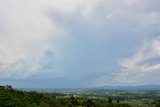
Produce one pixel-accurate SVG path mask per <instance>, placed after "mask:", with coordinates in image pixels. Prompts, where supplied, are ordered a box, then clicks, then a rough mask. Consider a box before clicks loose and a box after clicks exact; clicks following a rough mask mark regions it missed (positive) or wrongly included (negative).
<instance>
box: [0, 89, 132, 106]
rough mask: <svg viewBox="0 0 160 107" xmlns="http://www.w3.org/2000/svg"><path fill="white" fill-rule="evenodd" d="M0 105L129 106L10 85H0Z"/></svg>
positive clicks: (110, 100) (110, 101)
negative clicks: (28, 89) (38, 91)
mask: <svg viewBox="0 0 160 107" xmlns="http://www.w3.org/2000/svg"><path fill="white" fill-rule="evenodd" d="M0 107H130V105H128V104H120V103H113V102H112V99H111V98H110V99H109V100H108V101H105V100H100V99H99V100H98V99H97V100H96V99H87V98H78V97H74V96H70V97H67V96H66V97H65V96H64V97H55V96H52V95H51V94H48V93H37V92H35V91H32V92H26V91H20V90H15V89H13V88H12V87H11V86H1V87H0Z"/></svg>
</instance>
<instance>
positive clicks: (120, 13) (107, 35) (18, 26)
mask: <svg viewBox="0 0 160 107" xmlns="http://www.w3.org/2000/svg"><path fill="white" fill-rule="evenodd" d="M159 77H160V1H159V0H0V84H1V85H6V84H9V85H12V86H14V87H20V88H90V87H103V86H107V85H111V86H113V85H114V86H115V85H130V86H133V85H160V78H159Z"/></svg>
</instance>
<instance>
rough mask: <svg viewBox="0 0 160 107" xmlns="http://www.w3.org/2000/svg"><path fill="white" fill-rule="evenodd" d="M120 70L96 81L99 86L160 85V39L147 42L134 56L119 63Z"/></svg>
mask: <svg viewBox="0 0 160 107" xmlns="http://www.w3.org/2000/svg"><path fill="white" fill-rule="evenodd" d="M119 65H120V70H119V71H115V72H113V73H111V74H108V75H103V76H101V77H100V78H98V79H96V81H95V84H97V86H104V85H111V84H112V85H150V84H160V83H159V82H158V81H159V80H160V79H159V76H160V37H157V38H155V39H151V40H146V41H145V42H144V45H143V46H142V47H141V48H140V50H139V51H138V52H137V53H135V54H134V55H133V56H131V57H128V58H124V59H122V60H120V61H119Z"/></svg>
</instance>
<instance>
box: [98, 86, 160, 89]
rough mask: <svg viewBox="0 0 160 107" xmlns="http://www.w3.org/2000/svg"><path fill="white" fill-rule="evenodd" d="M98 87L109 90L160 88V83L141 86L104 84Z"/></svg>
mask: <svg viewBox="0 0 160 107" xmlns="http://www.w3.org/2000/svg"><path fill="white" fill-rule="evenodd" d="M97 89H107V90H160V85H140V86H103V87H99V88H97Z"/></svg>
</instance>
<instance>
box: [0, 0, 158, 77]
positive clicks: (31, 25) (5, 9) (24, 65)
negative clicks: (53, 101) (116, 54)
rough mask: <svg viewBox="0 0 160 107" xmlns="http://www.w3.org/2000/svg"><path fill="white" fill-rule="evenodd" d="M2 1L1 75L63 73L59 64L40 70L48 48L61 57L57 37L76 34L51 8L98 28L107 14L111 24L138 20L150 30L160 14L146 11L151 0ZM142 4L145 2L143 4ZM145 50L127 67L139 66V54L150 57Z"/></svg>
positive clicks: (0, 19)
mask: <svg viewBox="0 0 160 107" xmlns="http://www.w3.org/2000/svg"><path fill="white" fill-rule="evenodd" d="M0 2H1V3H0V38H1V39H0V78H11V77H13V76H14V77H15V78H26V77H30V76H34V75H37V74H39V73H41V72H48V74H50V73H51V72H53V75H54V74H58V75H59V74H61V73H58V72H61V70H60V71H59V70H57V69H56V70H55V68H52V69H53V70H52V69H50V70H48V71H46V70H39V69H40V68H41V67H40V65H41V64H39V63H41V62H40V61H39V60H40V59H41V55H43V52H44V50H45V49H46V48H47V49H48V47H51V48H54V55H55V56H56V57H59V56H60V54H61V53H60V52H59V49H57V47H56V43H57V41H60V40H61V39H64V40H65V39H66V38H69V36H72V32H71V31H70V29H69V28H67V27H66V26H65V25H62V26H61V25H59V22H57V20H54V19H52V18H50V17H49V13H50V12H51V11H56V12H58V13H59V14H64V15H69V16H74V15H79V16H80V18H82V20H85V21H86V22H87V24H90V26H93V27H95V29H97V28H99V29H100V27H104V26H103V25H105V24H106V23H105V21H106V20H105V18H107V19H109V22H110V25H114V24H115V25H114V26H116V25H117V23H119V22H121V23H123V22H124V23H125V22H126V20H127V21H129V22H135V24H136V25H137V26H136V27H139V28H142V30H144V29H145V30H146V29H147V28H146V26H150V25H154V24H157V22H159V17H160V15H159V13H158V12H157V11H148V12H144V8H146V7H149V6H150V2H148V1H147V2H145V1H144V0H141V1H138V0H130V1H127V0H122V1H121V2H119V1H117V0H107V1H105V0H92V1H90V0H78V1H77V0H76V1H75V0H67V1H66V0H7V1H6V0H0ZM141 4H145V5H144V6H143V7H141ZM134 6H136V7H134ZM138 9H139V10H138ZM137 12H138V13H137ZM64 18H65V17H64ZM107 21H108V20H107ZM121 23H120V24H121ZM97 25H100V27H99V26H98V27H97ZM101 25H102V26H101ZM110 25H109V27H110ZM118 27H119V28H121V26H118ZM143 28H144V29H143ZM99 36H100V35H99ZM156 49H157V50H159V48H156ZM156 49H155V50H156ZM141 54H143V53H140V54H136V55H135V56H134V57H133V58H132V59H133V60H135V62H132V61H131V62H130V60H128V62H127V64H125V61H124V62H123V66H125V67H126V68H127V69H131V68H132V69H133V68H134V69H135V66H136V63H137V62H138V61H139V59H138V58H140V59H146V58H144V57H143V56H141ZM148 56H149V57H150V55H148ZM57 59H58V58H57ZM42 61H44V60H42ZM140 62H141V61H140ZM48 64H49V63H48ZM148 66H149V65H147V64H144V66H143V67H137V68H136V69H138V70H139V69H145V70H143V71H147V69H146V68H148ZM149 67H150V70H149V71H151V70H155V69H159V65H155V66H149ZM147 72H148V71H147ZM22 74H23V76H22Z"/></svg>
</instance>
